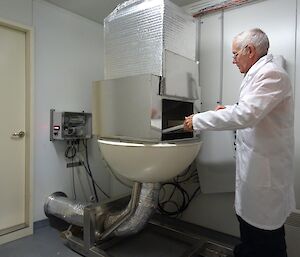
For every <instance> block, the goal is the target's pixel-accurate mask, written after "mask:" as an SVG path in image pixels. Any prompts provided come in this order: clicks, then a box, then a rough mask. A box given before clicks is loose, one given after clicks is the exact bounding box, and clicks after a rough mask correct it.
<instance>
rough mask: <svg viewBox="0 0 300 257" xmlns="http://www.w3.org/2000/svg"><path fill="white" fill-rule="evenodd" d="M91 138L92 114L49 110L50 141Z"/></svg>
mask: <svg viewBox="0 0 300 257" xmlns="http://www.w3.org/2000/svg"><path fill="white" fill-rule="evenodd" d="M91 137H92V114H91V113H86V112H57V111H55V110H54V109H51V110H50V141H53V140H74V139H88V138H91Z"/></svg>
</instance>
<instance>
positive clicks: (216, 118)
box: [184, 29, 295, 257]
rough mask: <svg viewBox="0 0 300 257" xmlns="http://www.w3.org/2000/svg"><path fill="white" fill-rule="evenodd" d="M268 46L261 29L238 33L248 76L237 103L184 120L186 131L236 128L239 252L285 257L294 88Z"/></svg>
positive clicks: (237, 53) (239, 255) (240, 63)
mask: <svg viewBox="0 0 300 257" xmlns="http://www.w3.org/2000/svg"><path fill="white" fill-rule="evenodd" d="M268 49H269V40H268V37H267V35H266V34H265V33H264V32H263V31H261V30H260V29H252V30H249V31H245V32H242V33H240V34H238V35H237V36H236V37H235V38H234V39H233V43H232V53H233V64H235V65H236V66H237V67H238V68H239V70H240V72H241V73H243V74H244V75H245V76H244V79H243V81H242V84H241V87H240V96H239V101H238V103H237V104H235V105H231V106H224V107H222V106H221V107H218V108H217V109H216V110H215V111H207V112H202V113H198V114H194V115H191V116H189V117H186V118H185V121H184V128H185V130H187V131H192V130H196V131H202V130H237V133H236V191H235V211H236V214H237V217H238V220H239V223H240V236H241V244H240V245H238V246H236V247H235V249H234V254H235V256H236V257H268V256H270V257H286V256H287V254H286V243H285V232H284V222H285V220H286V218H287V216H288V215H289V214H290V213H291V211H292V210H293V209H294V208H295V199H294V189H293V171H292V170H293V167H292V166H293V156H294V131H293V130H294V129H293V128H294V106H293V94H292V87H291V83H290V80H289V78H288V75H287V73H286V72H285V71H284V69H283V68H282V67H280V66H279V65H278V64H276V62H275V58H274V57H273V56H272V55H271V54H268Z"/></svg>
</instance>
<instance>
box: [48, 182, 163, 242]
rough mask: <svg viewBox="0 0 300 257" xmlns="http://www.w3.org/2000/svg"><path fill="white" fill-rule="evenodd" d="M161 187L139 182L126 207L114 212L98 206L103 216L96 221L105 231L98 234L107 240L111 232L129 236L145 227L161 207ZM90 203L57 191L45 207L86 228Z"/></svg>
mask: <svg viewBox="0 0 300 257" xmlns="http://www.w3.org/2000/svg"><path fill="white" fill-rule="evenodd" d="M159 189H160V184H158V183H157V184H154V183H143V184H140V183H135V184H134V186H133V190H132V196H131V199H130V202H129V204H128V205H127V207H126V208H125V209H124V210H121V211H118V212H110V210H109V209H108V208H105V207H103V208H102V206H101V205H99V206H98V207H97V208H98V210H99V213H101V215H100V216H98V219H97V220H96V223H97V227H102V228H104V231H101V232H100V234H98V235H97V237H98V238H99V239H101V240H103V239H105V238H107V237H108V236H111V235H115V236H125V235H131V234H135V233H137V232H139V231H140V230H142V229H143V227H144V226H145V225H146V223H147V222H148V220H149V219H150V217H151V215H152V214H153V213H154V211H155V209H156V207H157V203H158V195H159ZM87 206H88V204H84V203H79V202H77V201H72V200H70V199H68V198H67V197H66V195H65V194H64V193H54V194H52V195H50V196H49V197H48V199H47V201H46V203H45V205H44V210H45V214H46V215H47V216H50V215H53V216H55V217H57V218H59V219H61V220H64V221H66V222H68V223H70V224H73V225H76V226H79V227H83V226H84V208H85V207H87ZM103 217H104V218H103ZM100 223H101V224H100ZM98 232H99V231H98ZM95 233H96V231H95Z"/></svg>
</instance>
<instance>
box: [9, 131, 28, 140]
mask: <svg viewBox="0 0 300 257" xmlns="http://www.w3.org/2000/svg"><path fill="white" fill-rule="evenodd" d="M11 136H12V137H14V138H16V137H18V138H22V137H24V136H25V132H24V131H20V132H18V133H12V135H11Z"/></svg>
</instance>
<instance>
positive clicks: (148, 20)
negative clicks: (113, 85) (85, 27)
mask: <svg viewBox="0 0 300 257" xmlns="http://www.w3.org/2000/svg"><path fill="white" fill-rule="evenodd" d="M104 37H105V48H104V49H105V79H115V78H121V77H128V76H134V75H141V74H147V73H148V74H149V73H150V74H154V75H158V76H162V75H163V72H164V71H163V63H164V54H165V50H169V51H172V52H174V53H176V54H179V55H181V56H184V57H187V58H189V59H192V60H195V52H196V22H195V19H194V18H193V17H192V16H190V15H188V14H187V13H185V12H184V11H183V10H182V9H181V8H179V7H178V6H176V5H175V4H173V3H172V2H170V1H169V0H147V1H145V0H129V1H127V2H125V3H123V4H121V5H119V6H118V7H117V8H116V9H115V10H114V11H113V12H112V13H111V14H110V15H109V16H108V17H106V18H105V19H104Z"/></svg>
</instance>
